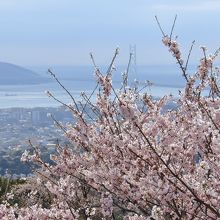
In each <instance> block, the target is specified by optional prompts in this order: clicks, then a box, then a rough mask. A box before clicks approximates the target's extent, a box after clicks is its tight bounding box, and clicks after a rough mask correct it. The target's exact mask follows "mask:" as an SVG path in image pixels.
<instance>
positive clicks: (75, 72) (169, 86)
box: [0, 66, 184, 108]
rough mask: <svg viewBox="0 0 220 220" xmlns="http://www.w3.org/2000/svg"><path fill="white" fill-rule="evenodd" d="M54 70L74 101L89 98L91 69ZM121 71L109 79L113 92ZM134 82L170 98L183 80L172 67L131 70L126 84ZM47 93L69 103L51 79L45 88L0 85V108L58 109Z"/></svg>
mask: <svg viewBox="0 0 220 220" xmlns="http://www.w3.org/2000/svg"><path fill="white" fill-rule="evenodd" d="M54 69H55V70H54V72H55V73H56V75H57V77H58V78H59V79H60V81H61V83H62V84H63V85H64V86H65V88H66V89H68V91H69V92H70V93H71V94H72V95H73V96H74V98H75V99H76V100H81V96H80V94H81V92H83V91H84V92H85V93H86V94H87V95H89V94H91V92H92V91H93V89H94V88H95V86H96V82H95V77H94V74H93V69H92V68H91V67H56V68H54ZM103 69H104V68H103ZM124 69H125V67H120V68H119V69H117V70H116V72H115V73H114V75H113V84H114V87H115V88H120V86H121V73H122V72H123V70H124ZM35 71H38V73H40V74H42V75H43V74H45V73H43V71H42V69H41V70H40V69H35ZM44 72H46V71H44ZM103 72H104V70H103ZM48 77H49V76H48ZM134 80H138V81H139V83H140V85H143V84H144V81H146V80H149V81H151V82H153V83H154V85H153V86H151V87H147V88H146V89H145V90H143V91H145V92H148V93H149V94H151V95H153V96H154V97H161V96H164V95H166V94H167V95H168V94H172V95H173V96H175V97H177V96H178V93H179V90H182V88H183V86H184V80H183V77H182V76H181V73H180V71H178V70H177V69H176V68H174V67H166V68H165V67H160V66H159V67H158V66H156V67H155V66H145V67H138V69H137V70H136V71H134V70H132V69H131V71H130V74H129V84H130V85H132V84H133V83H134ZM47 90H48V91H50V92H51V93H52V94H53V95H54V96H55V97H56V98H57V99H59V100H61V101H62V102H64V103H67V104H68V103H71V99H70V97H69V96H68V95H67V94H66V92H65V91H64V90H63V89H62V88H61V87H60V86H59V85H58V83H57V82H55V80H54V79H51V80H50V81H49V82H47V83H45V84H37V85H0V108H12V107H24V108H33V107H57V106H60V103H59V102H57V101H55V100H53V99H52V98H51V97H48V96H47V95H46V94H45V91H47Z"/></svg>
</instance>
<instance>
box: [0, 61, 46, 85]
mask: <svg viewBox="0 0 220 220" xmlns="http://www.w3.org/2000/svg"><path fill="white" fill-rule="evenodd" d="M46 81H47V79H45V78H44V77H42V76H40V75H38V74H37V73H35V72H33V71H31V70H28V69H26V68H23V67H20V66H17V65H14V64H10V63H4V62H0V85H9V84H38V83H43V82H46Z"/></svg>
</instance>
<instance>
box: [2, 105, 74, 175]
mask: <svg viewBox="0 0 220 220" xmlns="http://www.w3.org/2000/svg"><path fill="white" fill-rule="evenodd" d="M51 116H53V117H51ZM53 118H54V119H55V120H56V121H59V122H61V123H63V124H65V123H67V122H71V121H73V117H72V115H71V113H70V112H69V111H66V110H65V109H64V108H63V107H57V108H52V107H51V108H29V109H28V108H8V109H0V123H1V128H0V175H5V173H6V172H7V173H10V174H13V175H14V176H15V177H16V175H22V174H23V175H24V174H28V173H30V172H31V170H29V168H28V167H27V165H25V164H23V163H22V162H21V161H20V157H21V155H22V153H23V152H24V150H25V149H29V148H30V142H31V144H33V145H34V146H37V147H40V148H41V150H42V153H43V157H44V158H45V159H46V160H48V159H49V156H50V153H52V152H54V150H55V145H56V143H57V142H59V143H61V144H65V143H68V141H67V140H66V138H65V137H64V136H63V132H62V130H61V129H60V128H59V127H58V126H56V123H55V121H54V119H53Z"/></svg>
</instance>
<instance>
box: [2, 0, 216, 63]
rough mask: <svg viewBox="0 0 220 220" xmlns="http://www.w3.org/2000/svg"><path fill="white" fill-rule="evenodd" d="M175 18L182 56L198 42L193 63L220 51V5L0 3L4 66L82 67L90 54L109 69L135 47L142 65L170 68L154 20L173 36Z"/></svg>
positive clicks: (124, 0)
mask: <svg viewBox="0 0 220 220" xmlns="http://www.w3.org/2000/svg"><path fill="white" fill-rule="evenodd" d="M175 14H177V15H178V20H177V23H176V28H175V34H176V35H178V36H179V41H180V43H181V46H182V48H183V50H184V52H186V51H187V50H188V48H189V47H190V43H191V42H192V41H193V40H196V46H195V48H196V50H195V51H194V53H193V59H192V62H196V60H197V59H198V54H199V49H198V48H199V46H200V45H207V46H208V48H210V51H212V50H214V49H215V48H217V47H218V46H220V28H219V27H220V1H219V0H206V1H205V0H184V1H177V0H175V1H174V0H166V1H164V0H163V1H162V0H161V1H160V0H159V1H156V0H152V1H151V0H0V61H5V62H10V63H15V64H18V65H23V66H31V65H46V66H51V65H84V64H90V59H89V55H88V54H89V52H91V51H92V52H94V54H95V57H96V60H97V63H99V64H106V63H108V62H109V61H110V58H111V55H112V53H113V51H114V49H115V48H116V47H117V46H119V47H120V58H119V60H118V62H119V63H121V64H124V63H126V62H127V58H128V54H129V45H130V44H136V47H137V63H138V64H164V63H172V62H173V60H172V58H171V57H170V56H169V54H168V52H167V51H166V49H165V48H164V46H163V45H162V43H161V33H160V31H159V29H158V27H157V24H156V22H155V18H154V16H155V15H158V17H159V19H160V21H161V24H162V26H163V27H164V30H165V31H168V32H169V30H170V27H171V25H172V21H173V18H174V16H175Z"/></svg>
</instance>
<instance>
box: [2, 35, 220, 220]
mask: <svg viewBox="0 0 220 220" xmlns="http://www.w3.org/2000/svg"><path fill="white" fill-rule="evenodd" d="M163 43H164V44H165V45H166V46H168V47H169V50H170V52H171V53H172V55H173V56H174V57H175V58H176V59H177V60H178V61H179V62H180V63H182V61H181V53H180V49H179V46H178V43H177V42H176V41H172V40H171V39H170V38H169V37H167V36H166V37H164V38H163ZM215 57H216V56H215V55H213V56H210V57H203V58H202V59H201V60H200V64H199V65H198V70H197V71H196V73H194V74H191V75H190V76H189V77H188V78H186V79H187V80H186V86H185V88H184V89H183V91H182V92H181V93H180V96H179V97H178V98H177V99H173V98H172V97H170V96H164V97H162V98H160V99H154V98H153V97H151V96H150V95H149V94H147V93H146V92H144V91H142V92H140V90H138V89H136V88H132V87H131V88H129V87H128V86H127V85H126V86H124V87H122V88H123V89H121V90H119V91H116V90H114V88H113V86H112V78H111V77H112V74H111V73H109V74H107V75H104V74H101V73H100V72H99V71H98V72H97V73H96V76H97V83H98V86H99V92H98V94H97V100H96V102H95V103H92V102H90V101H89V100H87V102H86V104H87V109H88V108H90V111H88V110H87V111H84V109H85V108H83V110H82V111H80V110H79V109H77V108H76V109H73V108H72V106H71V108H70V111H72V114H73V118H74V123H72V124H68V125H67V126H66V127H65V132H66V135H67V138H68V139H69V140H70V141H71V143H72V145H73V146H74V147H75V148H71V147H69V148H68V147H67V146H63V147H62V146H60V145H57V153H56V154H54V155H51V157H50V158H51V160H53V162H54V163H53V165H49V164H46V163H44V162H43V160H42V159H41V158H40V156H41V155H40V152H38V151H37V150H35V151H34V153H33V154H30V152H27V151H25V152H24V154H23V155H22V161H24V162H26V163H30V162H33V163H37V164H38V165H41V169H38V170H37V174H38V179H37V182H38V184H40V185H42V186H43V187H44V188H45V189H46V190H47V191H48V192H49V193H50V195H51V202H50V204H49V207H43V206H42V204H38V203H36V204H32V205H30V206H27V207H18V206H7V205H4V204H3V205H1V209H0V217H1V219H4V218H5V219H16V218H17V219H39V218H40V219H115V216H122V218H124V219H128V220H143V219H149V220H150V219H153V220H162V219H196V220H197V219H220V211H219V210H220V95H219V88H218V74H216V76H215V77H216V78H215V79H213V72H212V66H213V61H214V59H215ZM96 70H97V69H96ZM183 70H184V71H185V69H183ZM207 91H208V94H207ZM204 93H205V94H207V95H203V94H204ZM170 103H172V106H173V107H172V108H169V109H167V105H169V104H170ZM35 195H36V192H35V193H34V192H33V193H32V196H33V197H34V196H35Z"/></svg>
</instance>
